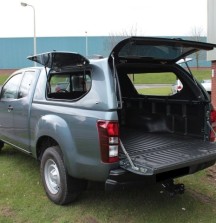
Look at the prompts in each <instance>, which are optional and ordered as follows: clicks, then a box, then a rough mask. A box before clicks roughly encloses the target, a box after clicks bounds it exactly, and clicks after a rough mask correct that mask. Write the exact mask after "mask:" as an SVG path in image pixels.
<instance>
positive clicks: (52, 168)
mask: <svg viewBox="0 0 216 223" xmlns="http://www.w3.org/2000/svg"><path fill="white" fill-rule="evenodd" d="M40 172H41V177H42V182H43V186H44V189H45V191H46V194H47V196H48V197H49V199H50V200H51V201H53V202H54V203H56V204H61V205H63V204H67V203H71V202H72V201H74V200H75V199H76V198H77V197H78V196H79V195H80V194H81V192H82V190H83V189H84V188H85V186H86V181H84V180H79V179H75V178H73V177H71V176H69V175H68V174H67V171H66V168H65V165H64V162H63V158H62V155H61V151H60V148H59V147H58V146H53V147H49V148H47V149H46V150H45V152H44V153H43V156H42V159H41V166H40Z"/></svg>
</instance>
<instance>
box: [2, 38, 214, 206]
mask: <svg viewBox="0 0 216 223" xmlns="http://www.w3.org/2000/svg"><path fill="white" fill-rule="evenodd" d="M215 46H216V45H214V44H209V43H202V42H193V41H184V40H181V39H167V38H150V37H131V38H127V39H125V40H122V41H121V42H119V43H118V44H117V45H116V46H115V47H114V49H113V50H112V52H111V53H110V56H109V57H108V58H102V59H91V60H89V59H87V58H85V57H84V56H82V55H80V54H78V53H73V52H57V51H53V52H47V53H43V54H39V55H34V56H30V57H28V59H30V60H32V61H35V62H37V63H38V64H41V65H42V66H41V67H39V66H38V67H30V68H25V69H21V70H18V71H16V72H14V73H13V74H12V75H11V76H10V77H9V78H8V80H7V81H6V82H5V84H4V85H3V87H2V89H1V94H0V140H1V141H0V146H1V148H3V146H4V143H6V144H10V145H12V146H14V147H15V148H17V149H19V150H21V151H23V152H25V153H27V154H29V155H31V156H32V157H34V158H36V159H37V160H39V161H40V172H41V178H42V182H43V186H44V189H45V191H46V194H47V196H48V197H49V199H50V200H51V201H53V202H54V203H56V204H62V205H63V204H67V203H70V202H72V201H73V200H75V199H76V198H77V197H78V195H79V194H80V193H81V192H82V191H83V190H85V189H86V186H87V182H88V181H98V182H104V184H105V189H106V190H111V189H115V188H119V189H120V188H125V187H127V186H133V185H135V186H138V185H139V186H144V185H145V183H147V182H149V181H150V182H161V183H162V185H164V186H165V187H167V188H168V190H169V191H170V192H171V193H177V192H179V193H181V192H183V190H184V185H182V184H179V185H176V184H174V182H173V179H175V178H177V177H180V176H184V175H188V174H192V173H195V172H197V171H199V170H202V169H205V168H207V167H209V166H211V165H213V164H214V163H215V161H216V144H215V143H214V141H215V130H214V126H215V122H216V112H215V111H214V110H212V106H211V102H210V97H209V94H208V93H207V92H206V91H205V89H204V88H203V87H202V85H201V84H200V83H199V82H198V81H197V80H196V79H195V78H194V76H193V75H192V73H191V72H190V70H187V69H185V68H184V66H182V65H181V64H178V63H177V62H178V61H179V60H180V59H186V57H187V56H188V55H190V54H192V53H195V52H197V51H199V50H212V49H213V48H214V47H215ZM155 74H160V75H161V74H165V75H168V76H170V75H172V76H173V77H174V78H175V80H177V79H179V80H180V81H181V83H182V86H183V87H182V89H181V91H176V92H175V93H170V94H167V95H165V96H163V95H151V94H145V93H140V91H139V90H137V86H134V84H133V77H136V78H139V77H142V78H143V77H144V78H145V75H146V77H150V76H151V75H152V76H153V75H155ZM139 87H140V86H139ZM141 87H144V86H141Z"/></svg>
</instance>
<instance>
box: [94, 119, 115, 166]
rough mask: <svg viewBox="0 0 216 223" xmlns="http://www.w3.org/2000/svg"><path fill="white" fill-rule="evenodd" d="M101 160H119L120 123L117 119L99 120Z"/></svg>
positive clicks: (111, 161)
mask: <svg viewBox="0 0 216 223" xmlns="http://www.w3.org/2000/svg"><path fill="white" fill-rule="evenodd" d="M97 128H98V133H99V141H100V149H101V160H102V161H103V162H104V163H114V162H117V161H118V160H119V157H118V155H119V125H118V122H116V121H98V122H97Z"/></svg>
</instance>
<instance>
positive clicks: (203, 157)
mask: <svg viewBox="0 0 216 223" xmlns="http://www.w3.org/2000/svg"><path fill="white" fill-rule="evenodd" d="M121 141H122V143H123V145H124V147H125V149H126V151H127V153H128V155H129V157H130V158H131V161H132V162H133V164H134V166H136V168H137V170H136V169H134V168H132V167H131V165H130V162H129V161H128V158H127V156H126V155H125V154H124V152H123V151H122V150H121V151H120V160H121V161H120V166H121V167H122V168H123V169H127V170H129V171H131V172H134V173H138V174H141V175H154V174H158V173H163V172H167V171H171V170H174V169H177V168H178V169H180V168H185V167H188V168H189V169H190V168H191V167H193V166H197V165H205V164H206V163H208V162H212V161H215V160H216V143H211V142H208V141H203V139H201V138H195V137H191V136H185V135H177V134H172V133H149V132H148V133H147V132H143V131H141V130H139V129H121ZM199 168H200V169H202V167H199ZM189 172H190V170H189Z"/></svg>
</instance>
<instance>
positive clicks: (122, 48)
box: [109, 37, 216, 64]
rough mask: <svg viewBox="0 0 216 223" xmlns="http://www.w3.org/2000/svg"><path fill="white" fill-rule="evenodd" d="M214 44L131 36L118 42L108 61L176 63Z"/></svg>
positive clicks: (211, 47)
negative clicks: (113, 59)
mask: <svg viewBox="0 0 216 223" xmlns="http://www.w3.org/2000/svg"><path fill="white" fill-rule="evenodd" d="M214 47H216V45H215V44H210V43H203V42H195V41H188V40H182V39H168V38H154V37H131V38H127V39H124V40H122V41H121V42H119V43H118V44H117V45H116V46H115V47H114V49H113V50H112V52H111V54H110V56H109V61H110V62H111V60H112V57H114V58H115V63H117V64H118V63H134V62H135V63H139V62H161V63H176V62H177V61H179V60H180V59H184V58H186V57H187V56H188V55H190V54H192V53H194V52H197V51H199V50H212V49H213V48H214Z"/></svg>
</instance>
